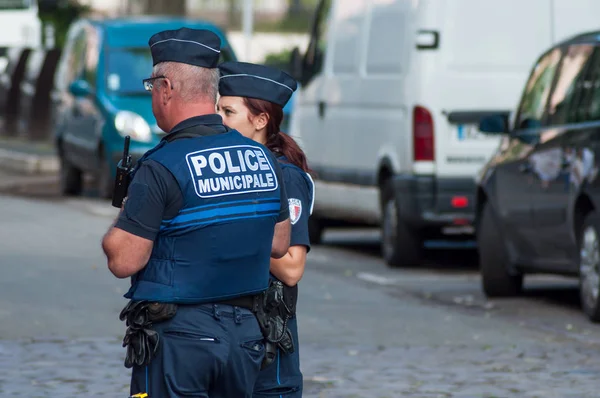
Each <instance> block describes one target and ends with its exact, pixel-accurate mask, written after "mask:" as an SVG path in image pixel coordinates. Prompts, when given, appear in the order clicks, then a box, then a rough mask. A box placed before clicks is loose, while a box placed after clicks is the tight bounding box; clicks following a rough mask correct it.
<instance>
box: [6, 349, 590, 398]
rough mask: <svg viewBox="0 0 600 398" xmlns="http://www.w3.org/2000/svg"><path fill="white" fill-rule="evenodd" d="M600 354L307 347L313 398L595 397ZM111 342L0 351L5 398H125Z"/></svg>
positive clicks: (308, 392)
mask: <svg viewBox="0 0 600 398" xmlns="http://www.w3.org/2000/svg"><path fill="white" fill-rule="evenodd" d="M597 354H598V352H597V350H595V349H586V348H584V347H581V346H578V345H574V344H572V343H564V342H563V343H562V344H560V345H559V344H558V342H545V343H542V342H540V343H538V344H535V343H534V344H528V345H526V346H524V345H520V344H515V345H511V346H504V345H503V346H492V345H477V344H473V345H470V346H466V345H440V346H435V345H430V346H406V347H394V348H386V347H365V346H348V347H344V348H326V347H319V346H316V345H304V346H303V347H302V364H303V370H304V374H305V383H304V385H305V387H304V391H305V393H304V396H305V397H307V398H324V397H327V398H330V397H331V398H334V397H335V398H342V397H343V398H355V397H356V398H363V397H373V398H386V397H419V398H437V397H440V398H441V397H461V398H462V397H464V398H470V397H473V398H475V397H481V398H492V397H532V398H533V397H537V398H550V397H593V396H596V395H597V386H598V382H597V374H598V373H599V372H600V365H599V364H598V361H597ZM122 356H123V350H122V349H121V347H120V342H119V341H117V340H116V339H113V340H89V339H88V340H85V339H81V340H74V341H30V342H19V343H17V342H6V341H5V342H2V343H1V344H0V396H2V397H10V396H21V397H65V398H66V397H77V396H94V397H126V396H127V395H128V394H127V393H128V380H129V379H128V377H129V370H128V369H126V368H125V367H123V363H122Z"/></svg>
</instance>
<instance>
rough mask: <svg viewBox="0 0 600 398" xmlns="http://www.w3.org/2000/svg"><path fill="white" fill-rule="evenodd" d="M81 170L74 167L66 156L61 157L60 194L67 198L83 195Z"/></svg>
mask: <svg viewBox="0 0 600 398" xmlns="http://www.w3.org/2000/svg"><path fill="white" fill-rule="evenodd" d="M82 183H83V179H82V173H81V170H79V169H78V168H77V167H75V166H73V165H72V164H71V162H69V161H68V160H67V159H66V158H65V157H64V155H63V156H61V157H60V175H59V185H60V193H61V194H63V195H66V196H78V195H81V191H82V188H83V185H82Z"/></svg>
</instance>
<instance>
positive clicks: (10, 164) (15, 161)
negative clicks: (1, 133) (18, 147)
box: [0, 148, 60, 175]
mask: <svg viewBox="0 0 600 398" xmlns="http://www.w3.org/2000/svg"><path fill="white" fill-rule="evenodd" d="M0 168H1V169H3V170H8V171H12V172H16V173H20V174H30V175H31V174H55V173H57V172H58V171H59V169H60V163H59V160H58V157H57V156H55V155H33V154H28V153H22V152H17V151H11V150H7V149H1V148H0Z"/></svg>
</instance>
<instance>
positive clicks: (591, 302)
mask: <svg viewBox="0 0 600 398" xmlns="http://www.w3.org/2000/svg"><path fill="white" fill-rule="evenodd" d="M598 225H599V222H598V216H597V215H596V213H594V212H591V213H589V214H588V215H587V216H586V217H585V219H584V221H583V223H582V227H581V230H580V231H579V232H580V233H579V234H578V240H579V295H580V299H581V308H582V309H583V312H584V313H585V314H586V315H587V316H588V318H589V319H590V320H591V321H593V322H598V321H600V300H599V297H600V248H599V247H598V246H599V242H598V240H599V239H600V237H599V236H600V235H599V233H598Z"/></svg>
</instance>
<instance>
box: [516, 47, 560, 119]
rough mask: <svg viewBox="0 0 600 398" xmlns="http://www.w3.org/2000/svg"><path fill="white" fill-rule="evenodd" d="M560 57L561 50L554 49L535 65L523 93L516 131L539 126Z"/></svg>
mask: <svg viewBox="0 0 600 398" xmlns="http://www.w3.org/2000/svg"><path fill="white" fill-rule="evenodd" d="M560 56H561V49H560V48H555V49H553V50H552V51H550V52H549V53H547V54H546V55H544V56H543V57H542V58H541V59H540V60H539V61H538V63H537V64H536V65H535V67H534V69H533V72H532V73H531V75H530V77H529V81H528V82H527V84H526V85H525V92H524V93H523V98H522V99H521V106H520V107H519V112H518V114H517V118H516V122H515V128H516V129H520V128H527V127H533V126H536V125H538V126H539V125H540V123H541V120H542V116H543V115H544V108H545V107H546V103H547V102H548V95H549V94H550V89H551V88H552V81H553V80H554V75H555V72H556V68H557V66H558V62H559V61H560Z"/></svg>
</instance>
